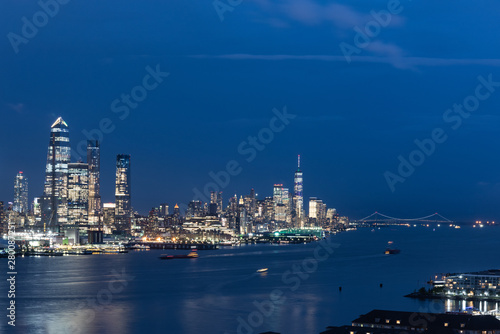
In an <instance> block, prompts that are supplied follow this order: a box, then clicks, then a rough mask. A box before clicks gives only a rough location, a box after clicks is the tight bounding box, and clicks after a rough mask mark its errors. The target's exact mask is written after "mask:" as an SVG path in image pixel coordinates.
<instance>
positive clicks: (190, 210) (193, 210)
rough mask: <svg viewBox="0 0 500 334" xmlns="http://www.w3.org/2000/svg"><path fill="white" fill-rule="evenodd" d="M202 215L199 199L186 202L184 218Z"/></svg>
mask: <svg viewBox="0 0 500 334" xmlns="http://www.w3.org/2000/svg"><path fill="white" fill-rule="evenodd" d="M202 216H203V205H202V202H201V201H191V202H189V204H188V207H187V211H186V218H188V217H190V218H192V217H202Z"/></svg>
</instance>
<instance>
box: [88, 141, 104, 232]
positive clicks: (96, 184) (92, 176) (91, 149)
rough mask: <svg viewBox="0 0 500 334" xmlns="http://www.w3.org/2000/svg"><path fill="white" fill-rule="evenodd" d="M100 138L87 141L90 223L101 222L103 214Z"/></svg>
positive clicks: (96, 223)
mask: <svg viewBox="0 0 500 334" xmlns="http://www.w3.org/2000/svg"><path fill="white" fill-rule="evenodd" d="M100 150H101V148H100V144H99V141H98V140H89V141H88V142H87V163H88V170H89V204H88V207H89V210H88V222H89V224H90V225H98V224H99V215H100V214H101V210H102V208H101V194H100V178H101V152H100Z"/></svg>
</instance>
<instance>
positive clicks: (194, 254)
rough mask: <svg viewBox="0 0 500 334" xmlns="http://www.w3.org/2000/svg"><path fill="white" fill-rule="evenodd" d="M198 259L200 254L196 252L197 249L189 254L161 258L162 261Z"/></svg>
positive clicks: (166, 255) (165, 255) (162, 256)
mask: <svg viewBox="0 0 500 334" xmlns="http://www.w3.org/2000/svg"><path fill="white" fill-rule="evenodd" d="M197 257H198V252H196V249H194V250H192V251H191V253H189V254H176V255H168V254H162V255H161V256H160V259H162V260H173V259H195V258H197Z"/></svg>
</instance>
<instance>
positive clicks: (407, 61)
mask: <svg viewBox="0 0 500 334" xmlns="http://www.w3.org/2000/svg"><path fill="white" fill-rule="evenodd" d="M374 50H377V52H378V53H381V54H386V55H387V56H351V60H352V62H359V63H379V64H380V63H381V64H389V65H394V66H396V67H399V68H407V69H408V68H414V67H416V66H459V65H484V66H494V67H497V66H500V59H498V58H432V57H407V56H403V55H402V54H403V52H402V51H401V49H399V48H398V47H397V46H391V44H379V45H376V46H375V49H374ZM189 57H191V58H199V59H232V60H269V61H276V60H304V61H327V62H346V59H345V57H344V56H332V55H286V54H278V55H255V54H246V53H234V54H224V55H191V56H189Z"/></svg>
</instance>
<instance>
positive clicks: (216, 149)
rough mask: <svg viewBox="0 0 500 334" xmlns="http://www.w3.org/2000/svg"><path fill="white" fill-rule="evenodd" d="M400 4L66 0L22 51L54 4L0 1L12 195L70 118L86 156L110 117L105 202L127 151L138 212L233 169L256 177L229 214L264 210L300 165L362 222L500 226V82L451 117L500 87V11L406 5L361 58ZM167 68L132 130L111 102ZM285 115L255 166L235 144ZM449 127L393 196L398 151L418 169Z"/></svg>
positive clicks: (322, 191) (38, 180)
mask: <svg viewBox="0 0 500 334" xmlns="http://www.w3.org/2000/svg"><path fill="white" fill-rule="evenodd" d="M222 2H223V3H227V1H224V0H222ZM387 5H388V1H335V2H333V1H320V0H274V1H272V0H253V1H251V0H244V1H242V2H241V4H239V5H237V6H236V7H234V8H233V10H232V11H227V12H225V13H224V14H223V15H224V20H223V21H221V20H220V18H219V16H218V13H217V12H216V10H215V9H214V6H213V3H212V1H208V0H207V1H184V0H171V1H164V2H163V1H151V0H144V1H140V2H132V1H94V0H87V1H69V2H68V3H67V4H64V5H60V8H59V11H58V13H57V14H55V15H54V17H50V18H49V19H48V23H47V24H46V25H43V24H42V26H41V27H40V28H38V32H37V34H36V35H35V36H34V37H30V38H27V40H26V41H27V43H21V44H19V45H18V46H17V47H18V53H16V52H15V51H14V48H13V46H12V44H11V42H10V41H9V37H8V36H9V33H11V32H12V33H14V34H17V35H19V36H22V28H23V24H24V23H23V21H22V18H23V17H27V19H28V21H30V22H32V21H33V15H35V16H36V13H37V12H38V11H40V10H41V7H40V6H39V5H38V4H37V3H36V2H34V1H26V0H4V1H2V2H1V3H0V36H1V38H0V54H1V56H2V58H1V59H2V66H1V67H0V111H1V115H2V122H1V132H0V138H1V142H2V146H1V147H2V148H1V157H2V158H1V160H0V184H1V188H0V200H4V201H11V200H12V198H13V182H14V177H15V174H16V172H17V171H18V170H23V171H25V173H26V175H27V176H28V177H29V179H30V200H31V199H32V197H34V196H38V195H40V194H41V193H42V188H43V178H44V167H45V160H46V153H47V145H48V138H49V131H50V125H51V124H52V122H53V121H54V120H55V119H56V118H57V117H58V116H62V117H63V118H64V119H65V120H66V122H67V123H68V124H69V126H70V131H71V140H72V144H73V147H74V148H75V146H76V145H77V143H78V142H80V141H81V140H83V139H85V137H84V135H83V133H82V131H83V130H92V129H95V128H98V126H99V122H100V121H101V120H102V119H105V118H107V119H110V120H111V122H112V123H113V126H114V130H113V131H112V132H111V133H108V134H105V135H104V139H103V142H102V155H101V159H102V166H101V167H102V180H101V181H102V182H101V183H102V185H101V187H102V195H103V199H104V201H113V194H114V172H115V166H114V163H115V157H116V154H118V153H129V154H131V155H132V178H133V179H132V180H133V184H132V188H133V206H134V208H135V209H137V210H139V211H140V212H143V213H145V212H146V211H147V210H148V209H149V208H150V207H152V206H154V205H158V204H159V203H161V202H167V203H169V204H171V205H174V204H175V203H176V202H179V203H180V202H188V201H189V200H190V199H191V198H192V197H193V188H194V187H198V188H199V189H202V188H203V186H204V185H205V184H206V183H207V182H209V181H210V178H209V176H208V173H209V172H210V171H214V172H217V171H220V170H223V169H224V168H225V165H226V163H227V162H228V161H230V160H236V161H238V162H240V163H241V166H242V172H241V173H240V174H239V175H238V176H235V177H233V178H231V182H230V184H229V185H228V186H227V187H226V188H224V189H223V192H224V202H226V201H227V198H228V197H229V196H230V195H232V194H234V193H235V192H236V193H238V194H247V193H248V192H249V190H250V188H251V187H254V188H255V189H256V191H257V193H258V194H259V197H261V198H262V197H264V196H269V195H271V192H272V185H273V183H284V184H285V185H286V186H288V187H289V188H293V172H294V171H295V169H296V156H297V154H301V155H302V161H303V163H302V165H303V170H304V195H305V197H306V200H307V199H308V198H309V197H310V196H316V197H319V198H321V199H323V200H324V201H325V202H326V203H327V205H328V207H335V208H337V210H338V211H339V212H340V213H341V214H345V215H349V216H351V217H353V218H360V217H363V216H366V215H368V214H370V213H372V212H373V211H379V212H383V213H386V214H389V215H392V216H399V217H413V216H423V215H426V214H429V213H433V212H435V211H438V212H440V213H442V214H443V215H444V216H447V217H449V218H452V219H457V220H475V219H484V220H486V219H489V220H491V219H495V218H496V219H498V218H500V217H499V216H500V205H498V203H499V202H500V173H499V172H498V171H499V170H500V156H499V154H498V153H497V151H498V147H499V142H500V139H499V138H498V134H497V131H496V130H497V128H498V125H499V121H500V117H499V110H500V109H499V107H500V88H498V91H495V92H493V93H492V94H491V95H490V97H489V98H487V99H485V100H484V101H481V102H480V105H479V108H478V109H477V110H474V111H473V112H471V115H470V117H468V118H467V119H464V120H463V123H462V124H461V126H460V127H458V128H457V129H456V130H453V129H452V128H451V125H453V123H446V122H445V121H444V120H443V114H445V112H446V110H447V109H448V108H451V107H452V106H453V104H454V103H462V102H463V101H464V99H465V98H466V97H467V96H469V95H471V94H472V95H473V94H474V92H475V88H476V86H477V85H478V84H479V81H478V79H477V77H478V76H480V75H481V76H483V77H485V78H487V77H488V75H490V74H491V76H492V80H493V81H500V71H499V69H500V68H499V66H500V59H498V52H499V50H500V48H499V46H498V31H500V21H499V20H498V17H499V14H500V5H499V4H498V2H497V1H494V0H490V1H474V2H471V1H439V2H437V3H436V2H432V3H429V2H421V1H411V2H410V1H407V0H406V1H404V0H402V1H401V8H402V10H401V12H400V13H399V14H394V15H392V16H391V22H390V24H389V25H388V26H386V27H382V28H381V30H380V33H378V34H375V36H373V38H370V40H369V42H368V43H367V44H366V45H365V46H364V47H363V48H361V49H360V52H359V55H358V56H357V57H356V58H354V59H353V61H352V62H350V63H348V62H347V61H346V60H345V59H344V57H343V55H342V51H341V49H340V47H339V45H340V43H342V42H344V43H348V44H351V45H354V38H355V36H356V31H355V30H354V27H356V26H358V27H361V28H362V29H363V28H364V26H365V24H366V23H367V22H370V21H372V20H373V16H372V15H371V14H370V11H372V10H374V11H377V12H378V11H380V10H383V9H387ZM38 19H43V17H42V16H40V17H38ZM42 23H43V22H42ZM10 36H11V37H12V35H10ZM157 65H159V67H160V69H161V71H165V72H169V73H170V75H169V76H168V77H167V78H165V79H164V81H163V82H162V83H161V84H160V85H159V86H158V87H157V88H156V89H154V90H152V91H150V92H148V96H147V98H146V99H145V100H144V101H142V102H140V103H139V105H138V106H137V108H135V109H133V110H131V112H130V115H129V116H128V117H126V118H125V119H123V120H121V119H120V118H119V116H120V115H121V114H119V113H114V112H113V111H112V109H111V107H110V106H111V103H112V102H113V101H114V100H115V99H117V98H120V95H121V94H123V93H125V94H130V92H131V90H132V89H133V88H134V87H135V86H137V85H140V84H142V80H143V78H144V76H145V75H146V74H148V72H147V71H146V69H145V68H146V67H147V66H150V67H152V68H155V67H156V66H157ZM284 106H286V107H287V110H288V112H289V113H291V114H294V115H297V117H296V118H294V119H293V120H291V122H290V124H289V125H288V126H287V127H286V128H285V130H283V131H282V132H280V133H276V134H275V138H274V140H273V141H272V142H270V143H269V144H267V145H266V148H265V149H264V150H263V151H261V152H259V153H258V155H257V156H256V158H255V159H254V160H253V161H252V162H250V163H248V162H246V161H245V157H246V156H242V155H240V154H239V153H238V149H237V148H238V145H239V144H240V143H241V142H243V141H244V140H246V138H247V137H248V136H252V135H256V134H258V133H259V131H260V130H261V129H263V128H265V127H267V126H268V125H269V120H270V119H271V118H272V117H273V116H274V115H273V113H272V110H273V108H277V109H279V110H281V109H283V107H284ZM435 128H442V129H443V130H444V131H445V134H446V135H447V140H446V141H445V142H444V143H442V144H438V145H437V147H436V150H435V152H434V153H433V154H432V155H430V156H429V157H426V160H425V162H424V163H423V164H422V165H421V166H419V167H417V168H416V169H415V171H414V172H413V174H412V175H411V176H409V177H408V178H406V181H405V182H404V183H398V184H396V185H395V191H394V192H392V191H391V189H390V187H389V186H388V184H387V182H386V179H385V177H384V173H385V172H386V171H391V172H393V173H397V169H398V164H399V161H398V156H399V155H402V156H404V157H406V158H408V156H409V155H410V153H411V152H412V151H413V150H415V149H416V148H417V147H416V145H415V143H414V141H415V139H419V140H423V139H425V138H430V136H431V132H432V130H433V129H435ZM499 220H500V219H499Z"/></svg>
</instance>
